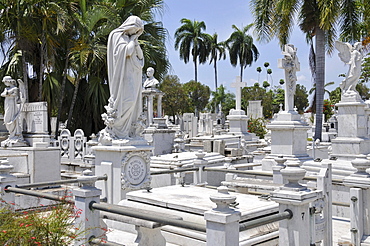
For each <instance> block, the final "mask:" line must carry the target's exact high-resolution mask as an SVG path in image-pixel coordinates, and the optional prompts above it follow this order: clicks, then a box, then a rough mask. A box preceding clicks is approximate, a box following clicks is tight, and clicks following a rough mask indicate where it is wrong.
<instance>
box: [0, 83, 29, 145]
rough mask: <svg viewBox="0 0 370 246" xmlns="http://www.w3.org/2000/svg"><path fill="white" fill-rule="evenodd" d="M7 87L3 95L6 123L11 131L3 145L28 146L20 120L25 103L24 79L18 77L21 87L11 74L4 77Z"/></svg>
mask: <svg viewBox="0 0 370 246" xmlns="http://www.w3.org/2000/svg"><path fill="white" fill-rule="evenodd" d="M3 83H4V84H5V86H6V87H5V89H4V91H3V92H2V93H1V96H2V97H4V98H5V101H4V111H5V113H4V124H5V127H6V129H7V130H8V132H9V137H8V139H6V140H5V141H3V142H2V143H1V146H3V147H8V146H26V145H27V144H26V143H25V142H24V140H23V136H22V128H21V125H20V122H19V118H20V113H21V110H22V106H23V104H24V103H25V97H24V92H23V90H22V88H24V84H23V81H22V80H20V79H18V83H19V87H20V88H18V87H17V82H16V81H15V79H13V78H12V77H10V76H5V77H4V78H3ZM20 89H21V90H20Z"/></svg>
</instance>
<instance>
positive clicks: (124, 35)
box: [103, 16, 144, 139]
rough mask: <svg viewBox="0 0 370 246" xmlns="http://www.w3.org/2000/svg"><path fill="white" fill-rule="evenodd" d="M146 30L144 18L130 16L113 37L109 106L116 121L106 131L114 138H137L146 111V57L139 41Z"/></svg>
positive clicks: (109, 41)
mask: <svg viewBox="0 0 370 246" xmlns="http://www.w3.org/2000/svg"><path fill="white" fill-rule="evenodd" d="M143 31H144V26H143V22H142V21H141V19H140V18H139V17H137V16H130V17H128V18H127V19H126V21H125V22H124V23H123V24H122V25H121V26H120V27H118V28H116V29H114V30H113V31H112V32H111V33H110V34H109V38H108V47H107V48H108V50H107V61H108V82H109V90H110V105H108V107H110V111H111V112H112V114H114V117H113V118H114V121H113V122H112V124H110V125H107V127H108V128H109V129H107V128H106V129H105V131H108V132H109V134H110V137H112V138H113V139H127V138H131V137H135V125H136V124H137V121H138V118H139V116H140V114H141V111H142V101H141V100H142V98H141V89H142V87H141V85H142V68H143V66H144V57H143V52H142V50H141V48H140V45H139V42H138V38H139V36H140V35H141V34H142V33H143ZM108 114H109V112H108ZM110 116H112V115H110ZM103 118H104V116H103Z"/></svg>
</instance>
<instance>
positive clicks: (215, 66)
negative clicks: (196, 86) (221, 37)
mask: <svg viewBox="0 0 370 246" xmlns="http://www.w3.org/2000/svg"><path fill="white" fill-rule="evenodd" d="M213 67H214V69H215V91H217V62H216V59H215V61H214V64H213Z"/></svg>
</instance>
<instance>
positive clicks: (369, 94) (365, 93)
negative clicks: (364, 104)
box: [356, 82, 370, 100]
mask: <svg viewBox="0 0 370 246" xmlns="http://www.w3.org/2000/svg"><path fill="white" fill-rule="evenodd" d="M356 90H357V91H358V93H359V94H360V97H361V98H362V99H363V100H367V99H369V98H370V89H369V87H367V86H366V84H365V82H360V83H358V84H357V85H356Z"/></svg>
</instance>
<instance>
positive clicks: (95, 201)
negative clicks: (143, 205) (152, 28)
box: [0, 165, 292, 246]
mask: <svg viewBox="0 0 370 246" xmlns="http://www.w3.org/2000/svg"><path fill="white" fill-rule="evenodd" d="M10 170H11V165H6V166H5V165H1V166H0V177H1V179H0V189H1V190H2V191H3V192H2V193H1V198H2V199H3V200H4V201H6V202H7V203H9V204H11V203H14V200H15V199H14V197H15V196H14V194H15V193H19V194H24V195H29V196H36V197H42V198H46V199H50V200H53V201H59V202H64V203H72V204H74V205H75V210H76V211H79V216H78V217H77V218H76V221H75V224H78V225H79V230H81V231H83V232H84V233H83V236H82V237H83V238H81V237H80V238H79V237H78V238H77V239H76V243H75V245H81V244H82V243H83V242H84V241H86V240H89V241H91V242H93V243H92V244H99V245H118V244H114V243H109V242H105V241H104V240H103V241H101V239H98V238H97V236H96V235H102V234H104V233H103V232H102V228H101V227H100V219H101V214H100V211H103V212H102V213H103V216H104V217H107V218H108V217H110V215H109V214H111V215H112V214H113V215H114V214H116V215H124V216H129V217H133V218H137V219H141V220H145V221H152V222H156V223H159V225H157V226H158V227H160V226H163V225H173V226H177V227H181V228H187V229H191V230H196V231H200V232H206V237H207V245H214V242H218V243H217V245H219V246H222V245H224V246H226V245H228V246H236V245H239V231H240V230H245V229H248V228H253V227H256V226H260V225H262V224H267V223H272V222H275V221H280V220H285V219H290V218H291V217H292V214H291V212H289V211H284V212H283V213H281V214H273V215H270V216H267V217H266V218H264V219H262V220H261V219H260V220H254V221H248V222H245V223H242V224H240V223H239V220H240V212H238V211H236V210H234V209H233V208H230V207H229V204H230V202H232V199H229V198H232V196H228V193H227V191H226V192H225V188H226V187H223V188H220V190H219V193H218V195H215V196H213V197H211V200H212V201H213V202H215V203H216V204H217V207H216V208H215V209H213V210H211V211H207V212H206V213H205V219H206V225H204V224H197V223H194V222H187V221H183V220H182V218H176V219H173V218H170V217H166V216H158V215H152V214H151V213H150V211H147V210H140V209H133V208H131V207H123V206H119V205H112V204H105V203H100V199H99V198H100V195H101V191H100V190H99V189H97V188H96V187H95V186H94V184H95V181H97V180H98V179H103V180H104V179H105V177H96V176H90V174H91V171H85V172H84V175H85V176H81V177H79V178H77V179H76V180H74V181H75V182H79V183H80V184H81V187H78V188H76V189H74V190H73V195H74V199H70V198H66V197H62V196H58V195H53V194H47V193H44V192H40V191H36V190H27V189H25V187H27V188H31V187H32V188H35V187H40V186H47V185H49V184H48V183H52V184H55V183H56V184H60V183H61V182H43V183H38V184H34V185H28V186H27V185H19V187H23V188H19V187H17V185H15V182H16V179H15V178H14V176H12V175H10V174H9V171H10ZM71 182H72V181H70V180H67V183H71ZM226 190H227V188H226ZM225 195H226V196H225ZM225 199H226V200H227V201H226V200H225ZM225 201H226V203H225ZM225 204H226V205H225ZM104 212H107V213H104ZM215 225H216V226H217V227H219V226H220V225H221V228H223V230H221V231H220V230H219V229H217V230H213V229H214V228H215ZM145 229H146V230H142V231H140V232H141V233H142V234H141V240H143V238H145V236H143V233H144V234H145V233H148V229H149V231H152V232H150V233H149V235H153V231H154V230H155V229H158V228H156V227H153V228H145ZM230 229H232V231H233V233H231V234H232V235H231V234H230V233H226V232H230ZM157 233H160V230H157ZM162 237H163V236H162ZM155 238H157V237H155ZM83 240H84V241H83ZM220 240H221V241H220ZM152 243H154V242H152ZM162 245H165V244H162Z"/></svg>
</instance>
